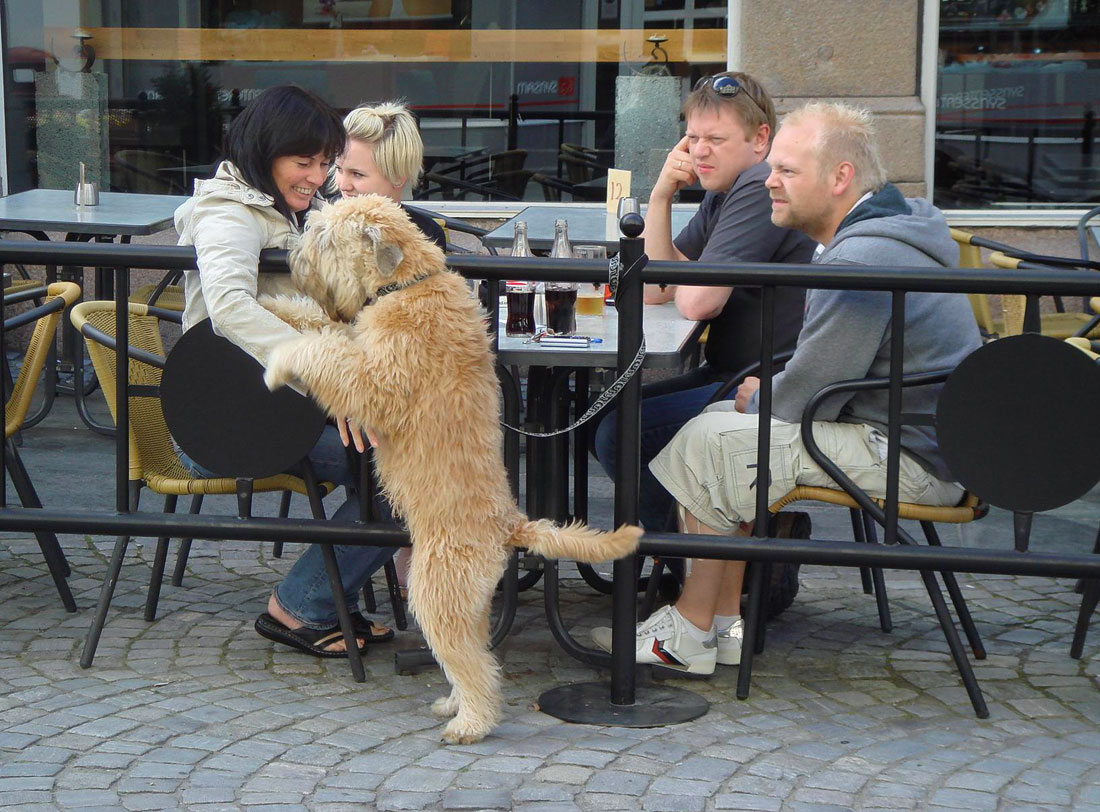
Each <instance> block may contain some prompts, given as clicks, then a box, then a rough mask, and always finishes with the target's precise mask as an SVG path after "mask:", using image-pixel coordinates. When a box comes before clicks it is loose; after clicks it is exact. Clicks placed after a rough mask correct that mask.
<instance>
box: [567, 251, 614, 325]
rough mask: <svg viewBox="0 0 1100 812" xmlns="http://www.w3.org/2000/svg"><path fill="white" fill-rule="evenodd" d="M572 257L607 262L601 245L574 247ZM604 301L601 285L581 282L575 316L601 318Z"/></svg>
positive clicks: (605, 252) (605, 253)
mask: <svg viewBox="0 0 1100 812" xmlns="http://www.w3.org/2000/svg"><path fill="white" fill-rule="evenodd" d="M573 256H575V257H576V258H577V259H598V260H601V261H606V260H607V249H606V248H604V247H603V246H602V245H575V246H573ZM603 301H604V286H603V283H594V284H590V283H588V282H581V283H580V285H579V286H578V290H577V315H578V316H602V315H603Z"/></svg>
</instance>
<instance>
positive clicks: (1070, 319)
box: [989, 251, 1100, 338]
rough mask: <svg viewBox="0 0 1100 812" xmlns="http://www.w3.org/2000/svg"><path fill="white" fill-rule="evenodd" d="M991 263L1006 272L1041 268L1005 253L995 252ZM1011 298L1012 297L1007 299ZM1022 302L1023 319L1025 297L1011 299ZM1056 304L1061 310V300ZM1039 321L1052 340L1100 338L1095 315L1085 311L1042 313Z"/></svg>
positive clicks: (1094, 298) (1045, 333)
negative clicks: (1082, 337)
mask: <svg viewBox="0 0 1100 812" xmlns="http://www.w3.org/2000/svg"><path fill="white" fill-rule="evenodd" d="M989 261H990V262H991V263H992V264H993V266H994V267H996V268H1004V269H1005V270H1009V271H1015V270H1017V269H1025V268H1036V267H1039V265H1038V264H1037V263H1032V262H1028V261H1026V260H1024V259H1021V258H1020V257H1016V256H1012V255H1011V254H1006V253H1005V252H1003V251H994V252H993V253H992V254H990V255H989ZM1005 298H1006V299H1007V298H1010V297H1005ZM1011 298H1015V299H1016V300H1018V301H1019V302H1020V310H1021V314H1020V315H1021V318H1022V317H1023V313H1022V311H1023V306H1022V305H1023V301H1024V298H1025V297H1023V296H1016V297H1011ZM1055 301H1056V304H1057V306H1058V307H1059V308H1061V307H1062V302H1061V299H1060V298H1057V299H1056V300H1055ZM1095 301H1096V297H1093V302H1095ZM1039 320H1040V323H1041V325H1042V333H1043V335H1045V336H1050V337H1051V338H1069V337H1070V336H1082V335H1083V336H1088V337H1091V338H1096V337H1100V329H1097V326H1096V325H1097V319H1096V314H1095V313H1086V312H1084V311H1081V310H1078V311H1068V312H1067V311H1064V310H1060V311H1059V312H1057V313H1040V314H1039Z"/></svg>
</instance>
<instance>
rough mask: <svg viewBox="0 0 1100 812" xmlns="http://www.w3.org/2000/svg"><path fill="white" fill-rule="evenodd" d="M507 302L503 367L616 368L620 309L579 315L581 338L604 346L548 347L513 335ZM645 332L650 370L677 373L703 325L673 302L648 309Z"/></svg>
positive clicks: (499, 354)
mask: <svg viewBox="0 0 1100 812" xmlns="http://www.w3.org/2000/svg"><path fill="white" fill-rule="evenodd" d="M507 315H508V314H507V308H506V306H505V304H504V298H503V297H501V301H500V326H499V329H498V343H497V358H498V359H499V361H500V362H501V363H502V364H506V365H511V364H515V365H517V366H543V367H590V368H601V369H614V367H615V364H616V353H617V351H618V346H619V337H618V329H619V316H618V313H616V312H615V308H614V307H612V306H607V307H605V308H604V314H603V315H602V316H577V335H584V336H590V337H592V338H599V339H601V342H600V343H598V344H589V346H588V347H587V348H585V349H577V348H563V347H543V346H542V345H541V344H538V343H536V342H533V341H529V340H528V339H527V338H526V337H524V336H507V335H505V334H504V323H505V321H506V319H507ZM642 318H643V322H642V323H643V328H644V330H645V340H646V357H645V362H644V364H643V366H644V367H646V368H660V369H675V368H678V367H679V366H680V364H681V363H682V362H683V361H684V359H685V358H687V357H688V356H690V355H691V353H692V352H693V351H694V349H695V343H696V339H697V338H698V336H699V333H700V332H702V329H703V325H702V324H701V323H699V322H695V321H688V320H687V319H685V318H684V317H683V316H681V315H680V312H679V311H678V310H677V309H676V305H675V304H674V303H672V302H667V303H665V304H662V305H645V306H644V310H643V314H642Z"/></svg>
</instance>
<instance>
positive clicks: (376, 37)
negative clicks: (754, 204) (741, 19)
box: [3, 0, 726, 200]
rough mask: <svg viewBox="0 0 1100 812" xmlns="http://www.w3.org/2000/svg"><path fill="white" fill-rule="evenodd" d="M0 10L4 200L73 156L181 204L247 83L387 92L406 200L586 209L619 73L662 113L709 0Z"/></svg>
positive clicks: (356, 97) (203, 3) (16, 2)
mask: <svg viewBox="0 0 1100 812" xmlns="http://www.w3.org/2000/svg"><path fill="white" fill-rule="evenodd" d="M3 8H4V9H5V12H6V17H5V21H4V24H5V32H6V45H7V48H6V51H5V53H4V81H5V83H6V89H7V94H6V103H7V109H6V122H7V134H8V164H9V168H10V173H11V174H10V184H9V188H10V189H11V190H12V191H18V190H20V189H26V188H33V187H36V186H53V187H55V188H67V187H69V186H71V185H72V181H73V180H75V177H74V178H70V175H72V173H73V172H75V168H74V167H75V166H76V163H77V161H84V162H85V163H86V164H87V165H88V167H89V170H90V171H91V172H92V177H93V179H94V180H98V181H99V182H100V183H101V184H102V185H103V188H111V189H116V190H121V191H140V192H154V193H177V194H181V193H186V192H188V191H189V190H190V188H191V182H192V181H193V180H194V179H195V178H197V177H203V176H205V175H206V174H208V173H209V172H210V171H211V170H212V168H213V167H214V166H215V165H216V161H217V160H218V158H219V152H220V145H221V140H222V136H223V134H224V132H225V129H226V128H227V127H228V125H229V124H230V122H231V121H232V120H233V118H234V117H235V116H236V115H237V114H239V112H240V111H241V110H242V109H243V108H244V106H245V105H247V104H248V103H249V101H250V100H251V99H253V98H255V96H256V95H257V94H258V93H260V92H261V91H262V90H263V89H264V88H267V87H270V86H272V85H276V84H282V83H295V84H298V85H301V86H303V87H307V88H309V89H311V90H314V91H316V92H317V93H319V94H320V95H321V96H322V97H324V98H325V99H326V100H328V101H329V102H330V103H331V104H333V105H334V106H335V107H336V108H337V109H338V110H340V111H341V112H343V111H346V110H348V109H350V108H352V107H354V106H355V105H357V104H360V103H364V102H372V101H375V102H376V101H383V100H388V99H396V98H402V99H405V100H406V101H407V103H408V104H409V105H410V106H411V107H412V108H413V109H414V110H415V111H416V112H417V114H418V116H419V117H420V121H421V131H422V134H423V138H424V142H425V145H426V147H427V149H426V164H427V169H428V170H429V171H430V172H432V173H434V176H437V177H434V179H432V180H430V182H429V183H428V184H427V185H426V186H425V187H424V188H422V189H421V190H420V193H421V194H425V193H426V194H428V196H429V197H432V198H463V197H465V198H469V199H485V198H486V196H487V194H491V195H492V197H493V199H510V198H517V199H528V200H541V199H562V200H573V199H578V200H583V199H602V197H603V194H604V192H603V189H602V188H601V185H600V184H601V182H602V178H603V176H604V175H605V174H606V167H607V166H609V165H611V164H612V163H613V162H614V161H615V155H616V141H615V121H616V110H615V106H616V84H617V82H618V80H619V77H620V76H634V75H652V74H656V73H667V74H671V75H672V76H674V77H678V78H679V79H680V81H679V82H678V83H676V85H675V86H674V87H673V92H672V93H669V94H667V98H662V99H661V100H660V103H661V104H663V105H664V106H666V107H670V108H674V111H675V110H677V109H678V107H679V103H680V100H681V99H682V97H683V95H684V94H685V93H686V92H687V90H688V89H690V87H691V83H692V82H693V81H694V80H695V79H696V78H697V77H699V76H701V75H703V74H706V73H712V72H714V71H715V70H720V69H722V68H723V67H724V65H725V59H726V54H725V48H726V42H725V30H724V29H725V19H726V5H725V2H722V3H714V2H711V1H710V0H681V2H679V3H676V2H668V3H665V2H653V1H652V0H561V2H555V3H526V2H520V0H249V1H248V2H246V1H245V0H179V2H176V3H150V2H145V1H143V0H8V2H6V3H5V4H3ZM654 103H657V101H656V100H655V102H654ZM673 143H675V141H674V140H673V141H671V142H670V143H668V144H663V143H662V144H661V146H663V147H665V148H669V147H671V146H672V144H673ZM455 181H460V182H455ZM586 184H587V185H586ZM471 186H473V187H485V189H486V190H487V192H486V191H477V190H473V191H471V189H470V187H471Z"/></svg>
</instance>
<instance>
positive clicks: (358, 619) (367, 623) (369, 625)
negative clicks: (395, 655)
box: [337, 612, 394, 643]
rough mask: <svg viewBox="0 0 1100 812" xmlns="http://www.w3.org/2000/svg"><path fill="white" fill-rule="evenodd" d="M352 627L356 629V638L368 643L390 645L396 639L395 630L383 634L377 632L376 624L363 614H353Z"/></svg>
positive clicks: (387, 630) (388, 630)
mask: <svg viewBox="0 0 1100 812" xmlns="http://www.w3.org/2000/svg"><path fill="white" fill-rule="evenodd" d="M351 627H352V628H353V629H355V636H356V637H360V638H362V639H363V640H365V641H366V642H367V643H388V642H389V641H390V640H393V638H394V631H393V629H386V631H384V632H382V633H381V634H379V633H378V632H376V631H375V630H374V623H373V622H372V621H371V619H370V618H369V617H367V616H365V615H364V614H363V613H362V612H352V613H351ZM337 631H339V626H337Z"/></svg>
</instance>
